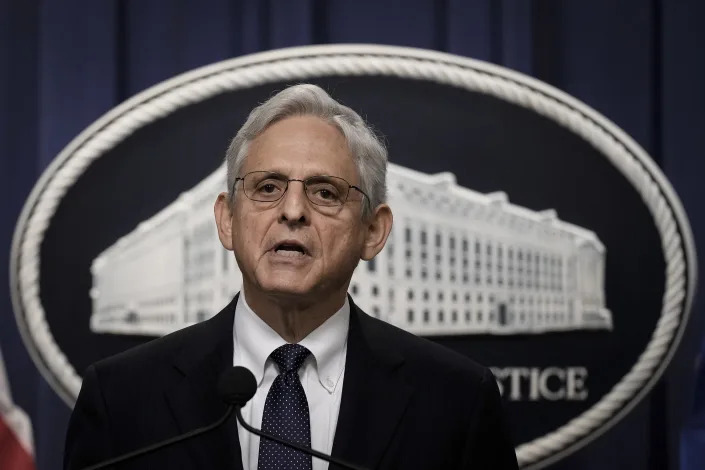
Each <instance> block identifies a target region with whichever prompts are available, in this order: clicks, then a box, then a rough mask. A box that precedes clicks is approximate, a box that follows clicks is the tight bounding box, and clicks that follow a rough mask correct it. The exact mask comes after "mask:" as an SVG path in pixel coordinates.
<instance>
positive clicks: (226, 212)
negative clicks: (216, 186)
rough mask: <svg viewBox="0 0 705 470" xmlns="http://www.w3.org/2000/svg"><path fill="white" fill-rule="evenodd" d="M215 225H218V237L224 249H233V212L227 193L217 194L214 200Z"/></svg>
mask: <svg viewBox="0 0 705 470" xmlns="http://www.w3.org/2000/svg"><path fill="white" fill-rule="evenodd" d="M213 212H214V213H215V225H216V226H217V227H218V238H220V243H222V244H223V246H224V247H225V249H226V250H230V251H232V250H233V212H232V207H231V205H230V200H229V196H228V193H220V194H218V199H216V200H215V207H213Z"/></svg>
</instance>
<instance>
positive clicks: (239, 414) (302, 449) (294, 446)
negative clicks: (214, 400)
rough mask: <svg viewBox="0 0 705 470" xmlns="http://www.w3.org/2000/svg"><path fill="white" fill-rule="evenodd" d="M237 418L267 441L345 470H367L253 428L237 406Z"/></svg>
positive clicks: (245, 426) (243, 425)
mask: <svg viewBox="0 0 705 470" xmlns="http://www.w3.org/2000/svg"><path fill="white" fill-rule="evenodd" d="M235 416H236V417H237V420H238V421H239V422H240V424H241V425H242V427H243V428H245V429H247V430H248V431H250V432H251V433H253V434H257V435H258V436H260V437H264V438H265V439H269V440H270V441H274V442H277V443H279V444H282V445H285V446H287V447H290V448H292V449H295V450H298V451H300V452H303V453H305V454H309V455H313V456H314V457H318V458H319V459H323V460H325V461H326V462H329V463H333V464H335V465H338V466H341V467H344V468H349V469H350V470H367V469H365V468H364V467H358V466H357V465H353V464H351V463H348V462H345V461H343V460H340V459H338V458H336V457H333V456H332V455H326V454H324V453H322V452H318V451H317V450H313V449H311V448H310V447H306V446H302V445H299V444H296V443H294V442H287V441H285V440H282V439H279V438H278V437H275V436H273V435H271V434H269V433H266V432H264V431H260V430H259V429H257V428H253V427H252V426H250V425H249V424H247V423H246V422H245V420H244V419H243V417H242V407H241V406H236V407H235Z"/></svg>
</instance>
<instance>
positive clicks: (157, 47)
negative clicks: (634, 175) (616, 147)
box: [0, 0, 705, 470]
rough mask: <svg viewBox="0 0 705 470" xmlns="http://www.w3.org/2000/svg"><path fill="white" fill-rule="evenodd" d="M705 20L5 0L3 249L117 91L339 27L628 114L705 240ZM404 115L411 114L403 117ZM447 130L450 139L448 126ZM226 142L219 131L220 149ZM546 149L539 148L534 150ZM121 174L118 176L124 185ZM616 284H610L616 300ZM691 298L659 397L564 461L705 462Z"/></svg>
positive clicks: (524, 8) (564, 6)
mask: <svg viewBox="0 0 705 470" xmlns="http://www.w3.org/2000/svg"><path fill="white" fill-rule="evenodd" d="M613 3H614V4H613ZM703 23H705V6H703V5H702V4H701V3H700V2H696V1H690V2H687V1H683V2H675V1H674V2H665V1H631V0H630V1H620V2H609V1H606V0H601V1H597V2H572V1H571V2H562V1H534V2H526V1H520V0H517V1H489V0H487V1H470V2H465V1H451V0H446V1H430V0H427V1H419V0H414V1H407V2H403V3H402V2H373V1H356V2H347V1H343V0H340V1H313V0H310V1H288V2H285V1H280V2H279V1H241V2H234V1H230V2H227V1H212V2H200V3H197V2H186V1H181V2H178V1H152V0H147V1H144V0H142V1H139V2H137V1H105V2H90V1H83V2H79V1H68V2H57V1H53V2H52V1H44V2H38V1H26V2H20V1H15V2H11V1H8V0H0V96H1V98H0V103H2V105H1V106H0V187H1V188H2V190H3V191H5V194H4V197H3V198H2V200H3V202H2V205H0V209H1V211H2V212H0V247H3V246H4V247H5V248H4V249H1V250H0V264H2V265H7V259H8V255H9V246H10V240H11V236H12V230H13V228H14V224H15V222H16V219H17V216H18V214H19V211H20V209H21V207H22V204H23V202H24V200H25V198H26V197H27V195H28V193H29V191H30V190H31V187H32V186H33V184H34V182H35V181H36V179H37V178H38V177H39V175H40V174H41V171H42V170H43V169H44V168H45V167H46V165H47V164H48V163H49V162H50V161H51V160H52V159H53V158H54V156H55V155H56V154H57V153H58V152H59V151H60V150H61V148H63V146H65V145H66V144H67V143H68V142H69V141H70V140H71V139H72V138H73V137H75V136H76V135H77V134H78V133H79V132H80V131H81V130H82V129H83V128H84V127H85V126H87V125H88V124H90V123H91V122H92V121H93V120H95V119H96V118H98V117H99V116H100V115H101V114H103V113H104V112H106V111H107V110H108V109H110V108H111V107H113V106H115V105H116V104H118V103H120V102H121V101H123V100H124V99H126V98H128V97H130V96H132V95H134V94H135V93H137V92H139V91H141V90H143V89H145V88H147V87H149V86H151V85H153V84H155V83H158V82H159V81H161V80H164V79H166V78H169V77H171V76H173V75H175V74H178V73H181V72H183V71H186V70H190V69H192V68H195V67H198V66H201V65H206V64H209V63H212V62H215V61H218V60H223V59H227V58H231V57H236V56H239V55H242V54H245V53H251V52H257V51H262V50H267V49H272V48H279V47H286V46H292V45H304V44H315V43H341V42H348V43H349V42H360V43H362V42H364V43H379V44H394V45H407V46H414V47H424V48H429V49H436V50H441V51H447V52H452V53H456V54H460V55H465V56H468V57H473V58H477V59H482V60H487V61H490V62H494V63H497V64H500V65H504V66H507V67H510V68H513V69H515V70H518V71H520V72H523V73H526V74H529V75H532V76H534V77H536V78H539V79H541V80H544V81H547V82H548V83H550V84H552V85H554V86H557V87H558V88H560V89H562V90H564V91H566V92H568V93H570V94H572V95H574V96H576V97H577V98H579V99H581V100H583V101H585V102H586V103H587V104H588V105H590V106H592V107H594V108H596V109H597V110H598V111H600V112H602V113H603V114H605V115H606V116H607V117H608V118H610V119H612V120H613V121H614V122H616V124H617V125H619V126H621V127H622V128H623V129H624V130H625V131H626V132H627V133H628V134H630V135H631V136H632V137H633V138H635V139H636V140H637V142H639V143H640V144H641V145H642V146H643V147H644V148H645V149H646V150H647V151H648V152H649V153H650V154H651V155H652V157H653V158H654V159H655V160H656V162H657V163H658V164H659V165H660V167H661V168H662V170H663V171H664V173H665V174H666V176H667V177H668V178H669V180H670V181H671V182H672V184H673V185H674V187H675V189H676V191H677V192H678V194H679V196H680V197H681V199H682V200H683V204H684V206H685V208H686V210H687V212H688V214H689V217H690V220H691V224H692V226H693V231H694V232H695V238H696V244H697V245H698V247H699V248H700V252H704V251H705V239H704V236H705V217H704V214H703V213H702V209H701V207H700V201H701V200H704V199H705V189H703V187H702V185H700V184H699V183H700V179H701V178H702V177H703V176H705V157H704V156H703V155H702V152H703V150H704V149H705V146H704V145H703V144H704V143H705V142H704V141H705V136H704V134H703V132H704V131H705V85H704V84H705V57H703V55H705V53H704V52H703V50H704V49H703V46H705V32H703V31H702V25H703ZM341 98H343V100H345V97H344V96H341ZM389 100H390V102H391V101H395V106H394V108H393V110H394V112H395V113H398V114H397V116H384V113H385V108H384V107H383V106H380V105H379V104H378V106H377V107H376V108H375V107H370V109H367V108H362V109H363V111H365V112H366V114H368V118H369V119H370V120H371V121H372V122H375V121H384V120H385V119H392V118H394V117H396V118H398V119H399V118H408V117H409V116H410V113H404V112H402V111H400V109H399V107H398V105H397V103H398V100H393V97H392V96H391V95H390V98H389ZM390 112H391V109H390ZM374 113H378V117H377V116H376V115H373V114H374ZM239 120H240V117H239V116H236V117H234V118H233V122H224V123H223V130H224V131H225V130H227V129H230V128H233V129H234V128H235V126H236V125H237V124H238V122H239ZM406 125H408V126H409V127H414V126H418V125H419V124H418V123H413V122H409V123H406ZM401 128H402V126H401V123H400V125H399V127H397V129H401ZM407 129H408V127H407ZM382 130H383V131H387V129H382ZM388 132H389V135H388V138H389V140H390V151H391V153H392V158H393V160H394V157H395V155H399V157H400V158H398V159H396V160H395V161H396V162H398V163H400V164H405V162H404V160H403V158H404V157H403V155H406V154H408V152H407V149H404V148H395V147H394V142H397V141H398V140H395V139H394V131H393V130H392V131H388ZM228 133H229V132H228ZM519 133H520V131H517V137H516V138H517V139H520V136H519V135H518V134H519ZM446 141H447V139H443V138H442V137H436V138H435V142H446ZM519 141H521V140H519ZM219 145H221V144H220V143H214V144H213V147H214V148H213V149H214V150H215V148H216V147H218V146H219ZM576 147H579V145H577V144H576ZM478 150H479V149H478ZM414 151H415V152H419V149H418V148H415V150H414ZM209 152H211V150H210V149H204V153H209ZM428 152H429V153H430V152H435V153H434V159H430V158H429V160H428V166H427V167H424V166H423V160H416V158H415V159H414V160H415V161H414V165H413V167H414V168H417V169H419V170H423V171H438V167H439V166H442V164H443V161H442V159H441V160H440V161H439V160H438V157H437V156H436V155H438V154H440V155H442V154H443V152H439V149H438V148H437V147H434V146H429V147H428ZM451 153H453V152H451V151H449V153H448V155H449V156H450V155H451ZM480 154H481V153H480V152H479V151H478V156H479V155H480ZM530 154H531V152H530V147H527V152H526V155H527V158H528V157H529V156H530ZM453 158H454V157H453ZM449 159H450V157H449ZM527 161H528V160H527ZM106 162H107V160H106ZM560 163H561V162H560V161H556V162H555V164H560ZM106 164H107V163H106ZM215 164H216V165H217V161H216V162H215ZM449 165H450V163H449ZM409 166H412V165H409ZM96 168H97V169H96V170H95V171H99V168H98V167H96ZM520 168H521V167H520ZM529 168H530V166H527V168H521V171H527V170H528V169H529ZM449 169H452V168H449ZM568 170H569V169H568ZM91 171H94V170H93V169H91ZM172 173H173V174H172ZM565 173H566V179H565V180H563V183H565V184H566V185H568V184H573V181H571V180H570V179H569V178H574V174H572V173H569V172H568V171H566V172H565ZM179 174H184V173H182V172H180V171H178V167H170V168H169V169H168V170H165V177H166V176H167V175H168V176H169V177H176V176H177V175H179ZM456 174H457V175H458V179H459V183H460V184H462V185H464V186H469V187H472V188H473V189H476V190H478V191H481V192H488V191H492V190H496V189H502V187H503V185H504V184H505V183H504V182H502V181H493V180H492V179H491V178H488V177H482V176H483V175H481V174H477V175H468V176H467V177H462V176H461V175H460V174H459V172H457V171H456ZM488 174H491V172H488ZM517 174H522V173H521V172H520V171H517ZM571 175H572V176H571ZM115 176H116V178H115V179H114V180H113V181H115V182H118V179H119V178H117V176H119V175H115ZM525 181H527V182H531V181H532V180H531V179H526V180H525ZM613 181H614V183H611V184H610V186H609V188H610V191H611V192H619V191H620V189H619V187H618V185H619V184H620V183H619V181H618V180H617V179H616V178H615V179H614V180H613ZM85 184H88V181H87V180H86V183H85ZM150 184H152V183H151V181H150ZM185 184H186V183H185ZM622 184H623V183H622ZM116 186H117V187H113V188H106V192H110V194H119V190H120V188H119V184H118V185H116ZM187 187H189V186H188V185H187ZM95 189H100V188H95ZM108 189H109V191H108ZM586 189H587V190H591V189H592V190H593V191H594V190H596V189H598V188H586ZM560 190H561V189H560V188H558V189H556V191H560ZM524 193H525V194H515V193H512V194H510V200H512V201H513V202H517V203H519V204H522V205H526V206H527V207H530V208H532V209H543V208H546V207H545V205H543V201H542V200H541V199H540V198H537V199H536V200H531V197H532V194H533V192H532V191H531V185H530V184H526V188H525V191H524ZM165 199H167V202H170V201H171V200H173V197H167V195H165ZM568 202H569V201H566V203H568ZM104 203H105V207H104V210H106V211H108V213H109V212H110V211H124V210H125V209H126V207H123V206H122V204H121V199H120V198H119V197H114V196H111V197H107V198H106V199H105V201H104ZM596 203H599V200H598V201H596ZM155 204H156V202H155ZM125 205H127V207H128V208H129V209H130V211H135V215H136V218H137V219H139V220H142V219H144V218H145V217H142V215H141V214H139V213H138V211H139V210H145V211H146V212H149V210H148V208H146V207H145V208H143V209H141V208H140V207H139V206H134V205H132V204H129V205H128V203H127V202H125ZM164 205H165V204H157V206H158V207H163V206H164ZM566 211H568V212H566ZM558 214H559V217H560V218H561V219H563V220H568V221H571V222H574V223H577V224H581V223H582V221H580V220H572V219H571V218H570V217H569V215H570V209H563V210H561V208H559V211H558ZM148 215H151V214H148ZM89 220H91V219H90V216H89V215H88V214H87V215H86V218H85V219H83V220H82V219H81V217H80V214H79V216H78V217H76V219H75V225H74V229H75V231H76V241H75V243H79V242H80V241H81V240H85V241H86V242H90V241H91V240H92V239H93V238H92V237H91V224H89V223H88V221H89ZM586 225H588V226H589V224H587V223H586ZM133 227H134V226H132V227H128V230H131V228H133ZM48 235H49V234H48ZM598 235H600V236H602V233H598ZM603 241H605V240H603ZM646 246H648V245H646ZM608 247H609V245H608ZM56 250H57V253H58V252H60V251H59V249H58V248H57V249H56ZM62 251H63V250H62ZM636 252H637V253H638V250H636ZM57 259H60V258H59V257H57ZM608 260H609V256H608ZM634 266H636V265H635V264H631V263H629V264H626V263H625V265H624V266H623V269H624V270H627V271H628V270H630V269H631V270H635V268H634ZM609 272H610V267H609V266H608V273H609ZM621 274H624V275H630V274H631V273H629V272H625V273H620V275H621ZM608 275H609V274H608ZM608 283H609V279H608ZM639 288H641V289H642V294H646V295H651V296H655V298H656V299H657V301H658V297H659V296H658V294H659V293H658V292H654V290H653V289H652V288H651V286H637V287H635V289H639ZM7 289H8V279H7V271H6V270H3V271H2V274H0V298H1V299H3V300H2V304H0V346H1V347H2V348H3V352H4V356H5V361H6V365H7V368H8V374H9V376H10V380H11V384H12V390H13V393H14V397H15V400H16V401H17V402H18V403H19V404H20V405H21V406H22V407H23V408H24V409H25V410H26V411H27V412H28V413H29V414H30V416H31V418H32V420H33V424H34V436H35V447H36V454H37V460H38V467H39V468H40V469H42V470H45V469H46V470H48V469H53V468H59V467H60V461H61V449H62V445H63V435H64V432H65V426H66V422H67V419H68V414H69V410H68V408H67V407H66V406H65V405H64V404H63V402H61V400H60V399H59V398H58V397H57V396H56V395H55V394H54V392H53V391H52V390H51V389H50V388H49V386H48V385H47V384H46V382H45V381H44V380H43V379H42V378H41V377H40V376H39V374H38V372H37V371H36V368H35V367H34V365H33V363H32V362H31V360H30V359H29V356H28V355H27V353H26V351H25V349H24V346H23V345H22V343H21V341H20V339H19V335H18V332H17V328H16V325H15V323H14V319H13V316H12V308H11V305H10V302H9V297H8V291H7ZM57 295H61V292H60V291H57ZM643 298H644V299H648V297H646V296H644V297H643ZM613 299H614V296H610V293H609V291H608V305H609V306H610V307H612V305H610V304H611V303H612V301H613ZM693 315H694V320H695V321H694V322H693V323H692V325H691V328H690V330H689V331H688V332H686V335H685V337H684V341H683V345H682V348H681V351H680V352H679V353H678V354H677V355H676V357H675V359H674V361H673V364H672V366H671V367H670V368H669V370H668V372H667V374H666V375H665V376H664V378H663V379H662V380H661V381H659V383H658V385H657V386H656V387H655V388H654V390H653V391H652V392H651V394H650V396H649V398H647V399H646V400H644V401H643V402H642V403H641V404H640V405H639V406H637V407H636V409H635V410H634V412H633V413H632V414H631V415H630V416H629V417H627V418H626V419H625V420H623V421H622V422H621V423H619V424H618V425H617V426H616V427H614V428H613V429H611V430H610V431H608V432H607V433H606V434H605V435H604V436H603V437H601V438H599V439H598V440H597V441H595V442H594V443H593V444H591V445H590V446H589V447H587V448H586V449H584V450H581V451H579V452H578V453H576V454H574V455H573V456H571V457H569V458H568V459H566V460H564V461H562V462H561V463H559V464H557V465H555V466H554V467H552V468H556V469H559V468H560V469H568V468H571V469H574V468H575V469H581V468H586V469H587V468H606V469H610V468H615V469H616V468H634V469H642V468H643V469H647V468H648V469H664V468H668V469H675V468H679V462H680V461H681V460H683V461H684V463H687V462H690V465H691V467H690V468H697V467H696V466H697V465H698V462H697V461H696V460H695V459H696V457H695V456H696V455H699V456H700V457H699V458H700V462H702V461H703V459H705V457H704V454H705V444H703V443H702V441H701V443H700V444H699V445H698V444H697V443H695V442H694V441H695V438H696V437H697V436H696V434H694V431H693V430H692V429H691V428H692V427H694V426H697V424H698V423H697V419H698V414H697V413H698V412H699V413H701V414H702V413H703V412H702V410H701V408H697V407H698V406H699V407H702V406H703V404H702V403H701V402H702V401H703V400H704V399H703V397H702V394H703V392H702V391H700V395H699V396H700V399H699V401H696V403H695V405H696V406H694V402H693V396H694V393H693V392H694V390H695V387H696V384H695V377H696V368H695V357H696V353H697V350H698V348H699V345H700V339H701V337H702V326H703V321H702V317H703V308H702V303H699V304H696V309H695V310H694V312H693ZM647 326H648V325H644V327H647ZM485 362H487V363H491V362H492V361H491V360H490V359H489V358H488V359H487V360H485ZM492 365H501V364H492ZM511 365H520V364H511ZM700 419H701V421H702V418H700ZM701 425H702V424H701ZM684 426H685V430H686V433H685V439H683V443H684V445H683V446H682V449H681V445H680V441H681V430H682V429H684ZM701 432H702V431H701Z"/></svg>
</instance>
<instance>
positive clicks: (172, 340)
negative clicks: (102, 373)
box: [95, 312, 225, 373]
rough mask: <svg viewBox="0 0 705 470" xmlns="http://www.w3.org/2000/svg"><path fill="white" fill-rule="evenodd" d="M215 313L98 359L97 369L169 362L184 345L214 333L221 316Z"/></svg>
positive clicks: (149, 366) (147, 367)
mask: <svg viewBox="0 0 705 470" xmlns="http://www.w3.org/2000/svg"><path fill="white" fill-rule="evenodd" d="M223 313H225V312H222V313H221V314H218V315H217V316H215V317H213V318H211V319H209V320H206V321H203V322H201V323H197V324H195V325H191V326H188V327H186V328H182V329H180V330H177V331H175V332H173V333H170V334H168V335H165V336H162V337H160V338H156V339H153V340H151V341H147V342H146V343H143V344H141V345H139V346H135V347H133V348H130V349H128V350H126V351H123V352H121V353H118V354H115V355H113V356H110V357H107V358H105V359H101V360H100V361H97V362H96V363H95V368H96V370H110V371H112V372H117V371H119V370H122V369H128V370H130V371H132V373H134V372H135V369H143V370H144V369H149V368H151V367H154V366H156V365H158V364H162V363H164V362H165V361H170V360H172V359H173V358H174V356H175V355H176V354H178V352H179V351H180V350H181V349H182V348H183V347H184V346H185V345H193V344H199V343H204V342H207V341H208V339H209V338H210V337H212V335H213V330H214V329H217V328H218V327H219V326H218V325H217V323H222V319H219V318H218V317H219V316H221V315H223Z"/></svg>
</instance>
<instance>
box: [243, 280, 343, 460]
mask: <svg viewBox="0 0 705 470" xmlns="http://www.w3.org/2000/svg"><path fill="white" fill-rule="evenodd" d="M349 319H350V304H349V303H348V299H347V297H346V298H345V303H344V304H343V306H342V308H341V309H340V310H338V311H337V312H336V313H335V314H334V315H333V316H331V317H330V318H329V319H328V320H326V321H325V322H324V323H323V324H322V325H321V326H319V327H318V328H316V329H315V330H314V331H312V332H311V333H310V334H309V335H308V336H306V337H305V338H304V339H302V340H301V341H300V342H299V344H300V345H301V346H304V347H306V348H307V349H308V350H309V351H311V355H310V356H309V357H308V358H306V360H305V361H304V363H303V365H302V366H301V368H300V369H299V378H300V379H301V385H302V386H303V388H304V391H305V392H306V398H307V399H308V408H309V413H310V418H311V447H312V448H313V449H315V450H318V451H321V452H324V453H326V454H330V453H331V450H332V448H333V437H334V436H335V428H336V426H337V424H338V412H339V411H340V398H341V396H342V392H343V375H344V373H345V353H346V351H347V349H348V329H349ZM284 344H286V341H285V340H284V339H283V338H282V337H281V336H279V334H278V333H277V332H275V331H274V330H273V329H272V328H270V327H269V325H267V324H266V323H265V322H264V321H263V320H262V319H261V318H260V317H259V316H257V314H256V313H255V312H253V311H252V309H251V308H250V306H249V305H248V304H247V301H246V300H245V295H244V293H243V292H240V297H239V298H238V301H237V306H236V307H235V322H234V325H233V365H235V366H244V367H247V368H248V369H250V370H251V371H252V373H253V374H254V375H255V380H256V381H257V391H256V392H255V396H254V397H253V398H252V399H251V400H250V401H249V402H248V403H247V404H246V405H245V406H244V407H243V408H242V416H243V418H244V419H245V421H246V422H248V423H250V424H251V425H253V426H254V427H256V428H258V429H261V427H262V414H263V412H264V402H265V400H266V399H267V393H268V392H269V388H270V387H271V386H272V382H274V379H275V378H276V377H277V375H279V371H278V369H277V366H276V364H275V363H274V361H273V360H272V359H271V358H270V357H269V355H270V354H271V353H272V352H273V351H274V350H275V349H277V348H278V347H279V346H282V345H284ZM237 430H238V436H239V440H240V450H241V452H242V466H243V469H244V470H257V459H258V456H259V440H260V438H259V436H256V435H254V434H251V433H250V432H249V431H247V430H246V429H244V428H243V427H242V426H241V425H240V423H238V424H237ZM326 469H328V462H325V461H324V460H320V459H318V458H316V457H313V470H326Z"/></svg>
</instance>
